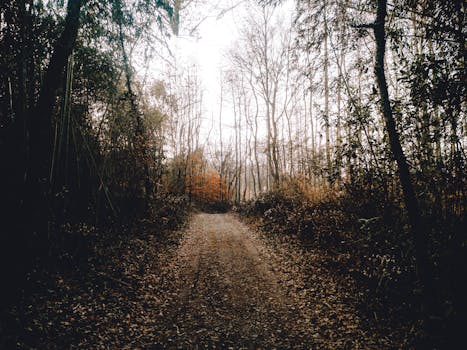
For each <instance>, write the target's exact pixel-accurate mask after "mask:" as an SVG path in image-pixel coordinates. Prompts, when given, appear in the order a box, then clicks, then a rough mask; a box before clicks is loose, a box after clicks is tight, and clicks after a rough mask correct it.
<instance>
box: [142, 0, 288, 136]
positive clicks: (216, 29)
mask: <svg viewBox="0 0 467 350" xmlns="http://www.w3.org/2000/svg"><path fill="white" fill-rule="evenodd" d="M195 2H196V3H194V5H195V6H194V7H196V9H195V11H196V12H197V14H194V15H193V14H192V12H190V11H186V12H187V13H186V14H185V15H186V16H193V17H198V19H192V18H191V19H188V18H187V19H185V20H186V21H187V22H188V21H189V23H188V24H187V23H186V22H185V26H183V23H182V24H181V25H182V27H185V28H186V27H188V28H189V30H191V29H192V28H193V27H196V33H195V34H193V35H188V34H187V33H186V32H187V31H186V30H185V33H184V32H183V31H182V32H181V35H180V36H179V37H177V38H173V40H172V44H173V47H172V45H171V50H173V52H174V54H175V56H176V57H178V58H179V59H178V64H184V63H185V64H187V63H188V64H190V63H195V64H196V65H197V66H198V68H199V76H200V80H201V83H202V86H203V105H204V108H203V109H204V115H203V124H202V130H201V133H202V135H201V138H202V139H203V137H204V138H206V137H207V136H208V133H209V132H210V136H211V138H214V139H217V138H218V136H216V135H217V134H218V130H217V126H218V117H219V102H220V86H221V85H220V78H221V69H222V67H226V65H227V64H226V58H225V54H226V52H227V51H228V50H229V49H230V48H231V47H232V46H233V45H234V43H235V41H236V40H237V39H238V38H239V35H240V34H239V32H240V30H241V28H242V25H244V21H243V18H245V17H246V14H247V6H248V4H251V3H254V0H206V2H205V3H204V4H203V5H199V2H198V1H195ZM281 8H282V11H281V12H284V13H291V11H292V9H293V0H286V1H284V6H282V7H281ZM181 21H184V18H183V14H182V18H181ZM150 70H151V68H150ZM212 117H214V120H215V127H214V128H212V127H211V120H212ZM222 124H223V126H224V128H223V136H224V137H228V135H229V134H231V132H229V131H231V126H233V112H232V110H231V106H230V104H229V103H228V101H224V103H223V111H222ZM211 129H212V130H211ZM213 141H214V140H213Z"/></svg>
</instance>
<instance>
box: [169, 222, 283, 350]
mask: <svg viewBox="0 0 467 350" xmlns="http://www.w3.org/2000/svg"><path fill="white" fill-rule="evenodd" d="M263 250H264V247H263V246H262V245H261V243H260V242H259V241H258V240H257V239H256V238H255V237H254V236H253V235H251V234H250V232H249V230H248V229H247V228H246V227H245V226H244V225H243V224H242V223H240V222H239V221H238V220H237V219H236V218H234V217H233V216H232V215H226V214H198V215H196V216H195V218H194V220H193V222H192V225H191V227H190V229H189V230H188V231H187V232H186V235H185V238H184V240H183V243H182V245H181V247H180V249H179V252H178V255H177V259H178V262H177V264H179V266H180V269H179V271H180V275H179V278H180V282H181V285H180V299H179V308H178V310H179V311H180V312H179V313H178V314H177V315H176V317H175V319H174V325H175V326H176V328H177V331H178V332H177V333H178V342H180V343H179V344H187V343H191V344H193V345H195V344H206V345H218V346H226V345H232V346H236V347H238V346H243V347H246V348H256V347H257V346H258V345H260V344H266V343H268V344H271V343H275V342H276V341H278V339H280V338H283V335H284V333H286V332H287V329H288V328H289V327H288V325H287V324H286V323H285V322H284V317H283V316H284V315H285V314H287V313H288V308H287V298H286V296H285V294H284V293H283V292H282V289H281V287H280V285H279V284H278V282H277V279H276V276H275V274H274V272H273V270H272V269H271V266H270V265H269V264H268V263H267V261H265V260H264V256H262V255H263V254H262V251H263Z"/></svg>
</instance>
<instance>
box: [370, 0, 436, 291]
mask: <svg viewBox="0 0 467 350" xmlns="http://www.w3.org/2000/svg"><path fill="white" fill-rule="evenodd" d="M386 5H387V0H378V8H377V13H376V21H375V23H374V24H373V31H374V35H375V40H376V57H375V76H376V81H377V84H378V88H379V92H380V99H381V108H382V111H383V115H384V119H385V122H386V130H387V133H388V137H389V143H390V146H391V151H392V154H393V156H394V159H395V160H396V162H397V167H398V173H399V180H400V182H401V186H402V190H403V194H404V203H405V206H406V209H407V214H408V219H409V223H410V227H411V230H412V234H413V236H414V242H415V254H416V263H417V272H418V276H419V279H420V282H421V283H422V286H423V289H424V292H425V296H426V293H427V292H429V291H430V288H431V268H430V263H429V258H428V237H427V234H426V233H425V232H424V230H423V229H422V225H421V217H420V210H419V206H418V202H417V198H416V196H415V191H414V188H413V184H412V181H411V178H410V172H409V167H408V164H407V160H406V158H405V155H404V152H403V150H402V146H401V143H400V138H399V134H398V131H397V129H396V123H395V120H394V116H393V113H392V108H391V102H390V100H389V93H388V86H387V81H386V74H385V70H384V54H385V47H386V31H385V21H386V14H387V9H386Z"/></svg>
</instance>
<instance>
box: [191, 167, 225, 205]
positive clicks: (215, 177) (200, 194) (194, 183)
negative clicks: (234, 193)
mask: <svg viewBox="0 0 467 350" xmlns="http://www.w3.org/2000/svg"><path fill="white" fill-rule="evenodd" d="M186 181H187V186H186V187H187V190H188V191H190V190H191V195H192V196H193V198H194V199H195V200H197V201H199V202H203V203H218V202H228V201H229V200H230V195H229V192H228V190H227V185H226V183H225V181H224V180H222V182H221V178H220V176H219V173H218V172H217V171H216V170H214V169H209V170H206V171H204V172H201V173H197V174H195V175H193V176H192V177H191V178H190V177H187V179H186Z"/></svg>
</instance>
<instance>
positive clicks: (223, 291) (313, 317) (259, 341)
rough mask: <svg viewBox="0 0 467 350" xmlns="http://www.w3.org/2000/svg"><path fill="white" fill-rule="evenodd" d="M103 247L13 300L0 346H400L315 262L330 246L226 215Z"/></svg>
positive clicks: (347, 286)
mask: <svg viewBox="0 0 467 350" xmlns="http://www.w3.org/2000/svg"><path fill="white" fill-rule="evenodd" d="M105 249H106V248H104V247H101V248H100V250H99V252H97V253H96V256H98V258H97V257H96V258H91V260H92V259H97V260H96V261H95V262H94V263H92V262H91V265H92V268H91V269H90V270H89V271H87V272H86V274H79V273H68V274H60V273H55V274H53V275H50V276H48V279H47V282H44V283H43V287H42V288H38V289H37V292H36V293H34V294H33V295H32V296H29V297H27V298H24V299H23V300H22V302H21V303H19V304H18V305H17V306H16V307H15V308H13V309H12V310H11V312H10V314H9V317H10V319H9V321H8V323H4V324H3V326H2V328H3V329H0V331H3V332H4V335H3V337H2V336H0V348H8V349H9V348H18V349H32V348H34V349H35V348H38V349H166V348H169V349H198V348H220V349H229V348H231V349H275V348H276V349H294V348H295V349H390V348H397V347H401V346H402V347H403V345H402V344H398V343H397V338H398V336H397V334H391V332H388V331H387V330H385V331H384V332H381V331H379V330H378V329H375V328H374V327H370V326H369V323H368V322H366V321H365V318H364V317H363V316H361V314H360V313H359V311H358V306H357V304H358V303H357V299H358V293H359V291H358V288H357V287H356V286H355V284H354V283H353V282H352V280H351V279H350V278H346V277H343V276H338V275H337V274H334V273H332V271H331V270H330V269H327V268H326V267H325V266H326V265H327V264H326V263H325V262H326V260H329V259H332V257H329V256H326V255H325V253H323V252H321V251H317V250H314V249H313V248H310V247H308V248H307V247H303V246H302V245H301V244H300V243H299V241H298V240H296V239H294V238H292V237H287V236H269V235H268V236H266V235H265V234H263V233H260V232H257V231H255V230H252V229H250V228H249V227H247V226H246V225H245V224H243V223H242V222H240V221H239V219H238V218H237V217H236V216H235V215H233V214H204V213H198V214H195V215H194V216H193V218H192V219H191V221H190V224H189V225H188V226H187V227H186V228H185V229H183V230H180V231H178V232H173V233H171V234H169V235H168V236H166V237H164V239H161V238H159V237H157V235H147V236H146V237H145V238H144V239H141V238H137V237H132V238H128V239H127V240H126V241H123V242H120V243H119V244H118V248H116V247H113V248H112V249H110V248H107V249H108V251H105ZM104 256H105V257H106V258H105V260H104V259H103V257H104ZM97 261H100V262H102V263H97ZM104 261H105V262H104ZM375 317H376V315H375Z"/></svg>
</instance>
